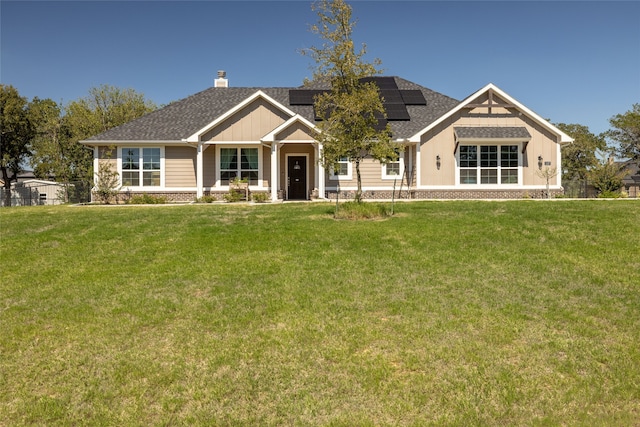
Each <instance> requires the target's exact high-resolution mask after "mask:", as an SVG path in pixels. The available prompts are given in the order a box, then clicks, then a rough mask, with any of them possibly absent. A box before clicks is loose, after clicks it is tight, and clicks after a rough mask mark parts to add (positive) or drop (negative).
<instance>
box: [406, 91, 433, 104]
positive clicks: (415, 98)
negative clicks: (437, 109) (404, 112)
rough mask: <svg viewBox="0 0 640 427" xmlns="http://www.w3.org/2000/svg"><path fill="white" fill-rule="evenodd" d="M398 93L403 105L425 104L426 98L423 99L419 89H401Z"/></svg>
mask: <svg viewBox="0 0 640 427" xmlns="http://www.w3.org/2000/svg"><path fill="white" fill-rule="evenodd" d="M400 95H401V96H402V100H403V101H404V104H405V105H427V100H426V99H424V95H423V94H422V91H421V90H418V89H412V90H401V91H400Z"/></svg>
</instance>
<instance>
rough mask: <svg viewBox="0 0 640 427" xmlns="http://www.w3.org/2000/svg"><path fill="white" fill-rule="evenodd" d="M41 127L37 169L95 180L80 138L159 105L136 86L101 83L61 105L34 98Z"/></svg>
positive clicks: (66, 177)
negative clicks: (130, 87)
mask: <svg viewBox="0 0 640 427" xmlns="http://www.w3.org/2000/svg"><path fill="white" fill-rule="evenodd" d="M33 104H34V107H33V110H34V111H33V114H32V115H33V117H34V118H35V119H34V120H37V123H36V125H35V127H36V129H37V130H38V133H37V137H36V139H35V140H34V157H33V160H32V165H33V166H34V169H35V171H36V173H40V174H46V173H48V174H53V175H54V176H55V177H56V179H57V180H58V181H63V182H69V180H73V181H84V182H86V183H87V184H88V185H91V184H92V183H93V181H94V172H95V173H98V172H99V171H93V155H92V153H91V151H90V150H88V149H87V148H86V147H85V146H83V145H81V144H79V143H78V141H80V140H83V139H86V138H88V137H90V136H93V135H97V134H99V133H102V132H105V131H107V130H109V129H111V128H113V127H115V126H119V125H122V124H124V123H127V122H129V121H131V120H133V119H136V118H138V117H140V116H142V115H144V114H147V113H149V112H151V111H153V110H155V109H156V105H155V104H154V103H153V102H151V101H148V100H146V99H145V98H144V95H143V94H141V93H138V92H136V91H134V90H133V89H119V88H116V87H113V86H108V85H102V86H99V87H97V88H92V89H90V90H89V95H88V96H86V97H84V98H80V99H79V100H77V101H72V102H70V103H69V104H68V105H67V106H66V107H64V108H60V107H59V106H57V105H56V104H55V103H54V102H53V101H51V100H43V101H41V100H36V99H34V102H33Z"/></svg>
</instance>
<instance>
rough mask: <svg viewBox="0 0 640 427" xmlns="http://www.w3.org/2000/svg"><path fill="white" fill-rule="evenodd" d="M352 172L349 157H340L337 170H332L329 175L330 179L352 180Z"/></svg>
mask: <svg viewBox="0 0 640 427" xmlns="http://www.w3.org/2000/svg"><path fill="white" fill-rule="evenodd" d="M351 175H352V170H351V162H350V161H349V158H348V157H340V160H338V162H337V164H336V167H335V169H334V168H331V174H330V175H329V179H333V180H336V179H347V180H348V179H351Z"/></svg>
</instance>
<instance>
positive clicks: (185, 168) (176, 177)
mask: <svg viewBox="0 0 640 427" xmlns="http://www.w3.org/2000/svg"><path fill="white" fill-rule="evenodd" d="M164 153H165V186H166V187H195V186H196V150H195V149H194V148H193V147H165V150H164Z"/></svg>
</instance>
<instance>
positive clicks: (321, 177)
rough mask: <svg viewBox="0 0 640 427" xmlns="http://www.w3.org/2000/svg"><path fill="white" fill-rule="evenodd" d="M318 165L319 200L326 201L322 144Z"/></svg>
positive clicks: (320, 145)
mask: <svg viewBox="0 0 640 427" xmlns="http://www.w3.org/2000/svg"><path fill="white" fill-rule="evenodd" d="M317 153H318V155H317V157H316V164H317V165H318V198H320V199H324V198H325V193H324V166H323V165H322V158H321V156H322V144H320V143H318V147H317Z"/></svg>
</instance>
